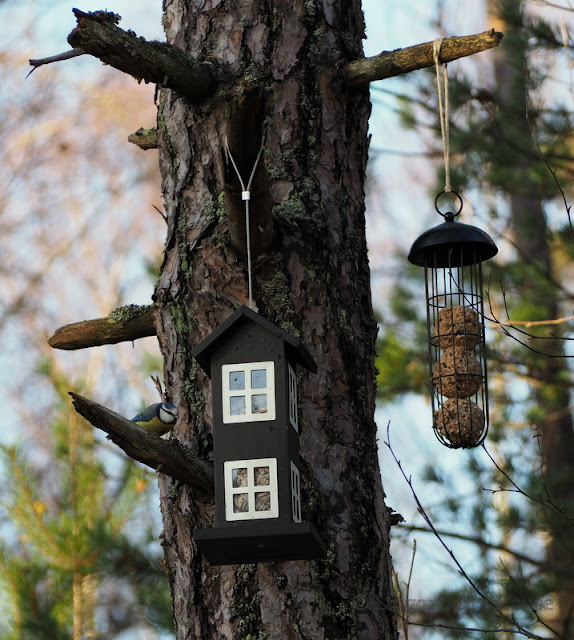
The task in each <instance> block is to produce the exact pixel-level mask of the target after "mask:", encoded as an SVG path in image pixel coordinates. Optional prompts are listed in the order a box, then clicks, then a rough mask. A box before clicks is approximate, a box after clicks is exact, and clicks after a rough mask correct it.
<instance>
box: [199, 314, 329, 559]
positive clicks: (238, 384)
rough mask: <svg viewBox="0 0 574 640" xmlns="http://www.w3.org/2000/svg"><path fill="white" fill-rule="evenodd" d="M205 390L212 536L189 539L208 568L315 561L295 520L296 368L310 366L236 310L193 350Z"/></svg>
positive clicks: (259, 322)
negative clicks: (208, 396)
mask: <svg viewBox="0 0 574 640" xmlns="http://www.w3.org/2000/svg"><path fill="white" fill-rule="evenodd" d="M192 355H193V356H194V357H195V358H196V360H197V362H198V363H199V364H200V366H201V367H202V369H203V370H204V371H205V372H206V373H207V375H208V376H209V377H210V378H211V381H212V396H213V450H214V467H215V525H216V526H215V527H214V528H212V529H195V530H194V532H193V537H194V538H195V540H196V542H197V544H198V546H199V548H200V549H201V551H202V552H203V553H204V554H205V556H206V557H207V559H208V560H209V562H210V563H211V564H216V565H221V564H239V563H249V562H264V561H273V560H305V559H312V558H318V557H321V556H323V555H324V553H325V546H324V543H323V541H322V540H321V539H320V537H319V535H318V534H317V532H316V530H315V527H314V526H313V525H312V524H310V523H307V522H304V521H303V520H302V514H301V481H300V461H299V419H298V407H297V376H296V370H297V366H298V365H299V366H302V367H304V368H305V369H308V370H309V371H312V372H313V373H315V372H316V371H317V365H316V364H315V361H314V360H313V358H312V357H311V355H310V354H309V352H308V351H307V349H306V348H305V346H304V345H303V344H302V343H301V342H300V340H298V339H297V338H294V337H293V336H292V335H290V334H289V333H287V332H286V331H284V330H283V329H280V328H279V327H277V326H276V325H275V324H273V323H272V322H269V321H268V320H266V319H265V318H263V317H261V316H260V315H259V314H257V313H255V312H254V311H252V310H251V309H249V308H248V307H245V306H242V307H240V308H239V309H237V311H235V312H234V313H233V314H232V315H231V316H230V317H229V318H227V320H225V321H224V322H223V323H222V324H220V325H219V326H218V327H217V328H216V329H215V330H214V331H213V333H211V334H210V335H209V336H208V337H207V338H205V340H203V341H202V342H201V343H200V344H198V345H197V346H196V347H195V348H194V349H193V351H192Z"/></svg>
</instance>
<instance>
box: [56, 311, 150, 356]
mask: <svg viewBox="0 0 574 640" xmlns="http://www.w3.org/2000/svg"><path fill="white" fill-rule="evenodd" d="M156 333H157V332H156V328H155V325H154V309H153V306H151V305H149V306H144V307H140V306H137V305H127V306H125V307H119V308H118V309H115V310H114V311H112V313H110V315H109V316H107V318H97V319H95V320H84V321H83V322H75V323H73V324H67V325H65V326H63V327H60V328H59V329H57V330H56V332H55V333H54V335H53V336H51V337H50V338H48V344H49V345H50V346H51V347H52V348H54V349H65V350H67V351H74V350H75V349H86V348H88V347H100V346H102V345H104V344H117V343H118V342H133V341H134V340H137V339H138V338H145V337H147V336H155V335H156Z"/></svg>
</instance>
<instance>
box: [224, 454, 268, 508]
mask: <svg viewBox="0 0 574 640" xmlns="http://www.w3.org/2000/svg"><path fill="white" fill-rule="evenodd" d="M255 467H269V484H268V485H260V486H255ZM245 468H247V485H246V486H245V487H234V486H233V470H234V469H245ZM223 476H224V486H225V519H226V520H227V521H230V520H262V519H266V518H278V517H279V489H278V484H277V458H259V459H255V460H227V461H226V462H224V464H223ZM261 491H265V492H267V491H268V492H269V493H270V509H269V510H268V511H256V510H255V494H256V493H258V492H261ZM238 493H246V494H247V499H248V505H249V509H248V510H247V511H241V512H239V513H236V512H234V511H233V496H234V495H236V494H238Z"/></svg>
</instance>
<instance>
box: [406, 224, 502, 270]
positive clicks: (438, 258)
mask: <svg viewBox="0 0 574 640" xmlns="http://www.w3.org/2000/svg"><path fill="white" fill-rule="evenodd" d="M497 253H498V248H497V246H496V245H495V244H494V242H493V240H492V238H491V237H490V236H489V235H488V233H486V232H484V231H482V230H481V229H479V228H478V227H473V226H472V225H470V224H463V223H462V222H456V220H448V219H447V220H446V222H443V223H442V224H439V225H437V226H436V227H433V228H432V229H429V230H428V231H425V232H424V233H423V234H422V235H420V236H419V237H418V238H417V239H416V240H415V241H414V242H413V246H412V247H411V250H410V252H409V262H412V263H413V264H416V265H417V266H419V267H430V268H433V267H436V268H448V267H465V266H468V265H471V264H478V263H479V262H484V261H485V260H488V259H489V258H492V257H493V256H495V255H496V254H497Z"/></svg>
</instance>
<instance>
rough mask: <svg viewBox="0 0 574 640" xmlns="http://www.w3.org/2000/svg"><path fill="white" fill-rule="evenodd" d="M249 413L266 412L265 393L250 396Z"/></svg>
mask: <svg viewBox="0 0 574 640" xmlns="http://www.w3.org/2000/svg"><path fill="white" fill-rule="evenodd" d="M244 413H245V412H244ZM251 413H267V394H266V393H262V394H260V395H256V396H251Z"/></svg>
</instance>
